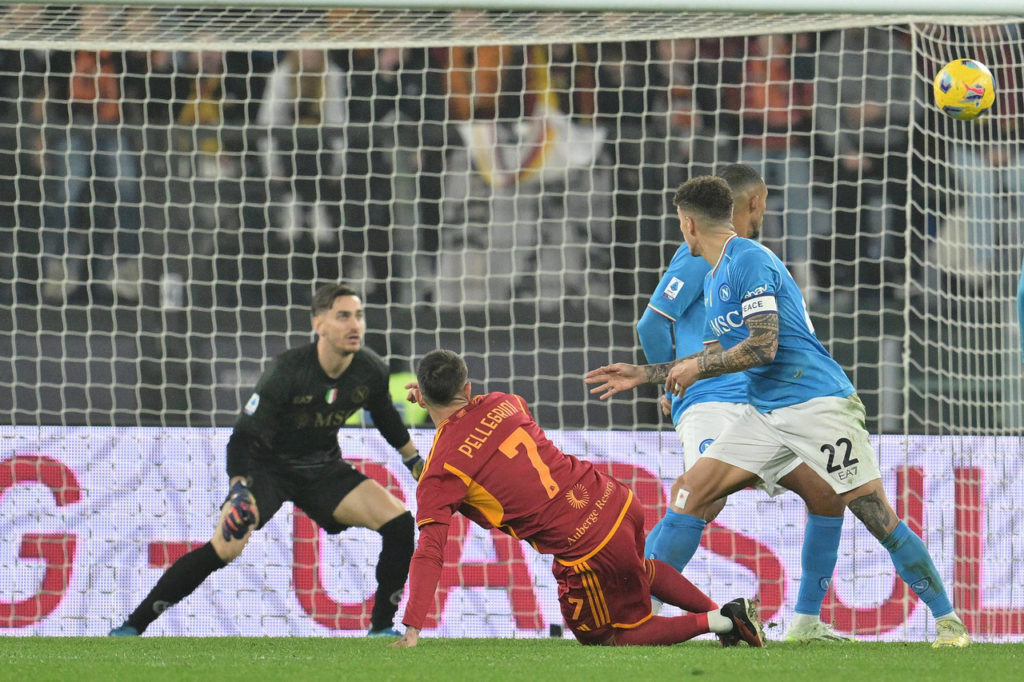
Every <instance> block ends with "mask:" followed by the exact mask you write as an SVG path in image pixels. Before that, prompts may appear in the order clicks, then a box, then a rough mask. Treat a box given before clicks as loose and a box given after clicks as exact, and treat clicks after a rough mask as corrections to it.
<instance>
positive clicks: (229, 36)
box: [0, 0, 1024, 641]
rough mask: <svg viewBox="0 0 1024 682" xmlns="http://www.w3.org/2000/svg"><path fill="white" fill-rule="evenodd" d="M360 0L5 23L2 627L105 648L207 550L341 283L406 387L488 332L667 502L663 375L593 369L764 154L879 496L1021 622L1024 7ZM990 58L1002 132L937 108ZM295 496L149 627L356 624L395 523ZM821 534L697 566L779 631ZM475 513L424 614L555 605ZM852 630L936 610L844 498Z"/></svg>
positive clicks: (738, 529) (747, 541)
mask: <svg viewBox="0 0 1024 682" xmlns="http://www.w3.org/2000/svg"><path fill="white" fill-rule="evenodd" d="M346 4H348V5H360V4H365V3H344V2H327V1H323V0H310V2H308V3H307V4H305V5H303V4H301V2H281V3H278V4H277V6H273V7H271V6H265V5H262V4H261V3H254V4H252V5H251V6H242V3H236V2H233V1H232V2H222V3H219V4H218V3H209V5H208V6H203V4H202V3H182V4H173V3H171V2H166V1H165V0H153V1H152V2H150V3H148V4H146V3H131V4H116V3H102V4H89V3H86V4H67V3H61V4H54V3H32V4H29V3H9V4H5V5H3V6H0V17H2V21H0V60H2V63H0V173H2V175H3V178H2V180H3V181H2V182H0V216H2V217H0V301H2V305H0V347H2V349H3V352H2V353H0V405H2V406H4V408H5V410H6V413H7V414H9V415H10V416H9V418H8V421H7V423H6V424H5V425H3V426H0V434H2V436H3V437H2V439H0V445H2V448H3V449H2V451H0V530H2V533H0V538H2V540H0V576H2V579H0V631H3V632H9V633H13V634H32V633H34V634H102V633H103V632H105V630H106V629H107V628H108V627H110V626H111V625H116V624H118V622H119V621H120V619H121V618H122V617H123V616H124V615H126V614H127V613H128V612H129V611H130V610H131V609H132V608H133V607H134V605H135V603H137V602H138V601H139V600H140V599H141V598H142V597H143V596H144V595H145V594H146V592H147V591H148V590H149V588H150V587H151V586H152V584H153V583H155V581H156V579H157V578H158V577H159V575H160V570H161V569H162V568H164V567H166V566H167V565H169V563H171V562H173V560H174V559H175V558H177V557H178V556H180V555H181V554H182V553H184V552H185V551H187V550H188V548H190V547H192V546H194V545H196V544H201V543H202V542H204V541H205V539H206V538H207V537H208V536H209V533H210V531H211V529H212V528H213V525H214V523H215V521H216V514H217V508H218V505H219V504H220V502H221V501H222V499H223V494H224V489H225V483H226V480H225V477H224V475H223V446H224V443H225V441H226V438H227V436H228V433H229V427H230V426H231V425H232V424H233V423H234V420H235V418H236V416H237V414H238V413H239V411H240V409H241V406H242V403H243V402H244V400H245V398H246V397H247V396H248V391H249V389H250V388H251V387H252V385H253V384H254V383H255V380H256V378H257V377H258V376H259V373H260V371H261V369H262V368H263V366H264V364H265V361H266V360H267V359H269V358H270V357H272V356H274V355H276V354H277V353H280V352H281V351H283V350H285V349H286V348H288V347H290V346H294V345H297V344H301V343H306V342H308V341H309V340H310V339H311V329H310V317H309V305H310V299H311V293H312V291H313V289H314V288H315V286H316V285H317V284H318V283H324V282H330V281H337V280H344V281H346V282H348V283H350V284H352V285H354V286H355V287H356V288H357V289H358V290H359V291H361V292H362V294H363V297H364V302H365V306H366V313H367V321H368V332H367V337H366V344H367V345H368V346H369V347H371V348H373V349H374V350H375V351H377V352H378V353H380V354H381V355H382V356H384V357H386V358H388V360H389V362H390V365H391V369H392V371H393V372H394V373H395V374H398V375H400V374H401V373H405V372H409V371H411V370H412V369H413V365H414V363H415V360H416V359H417V358H418V357H419V356H421V355H422V354H424V353H425V352H427V351H429V350H432V349H434V348H437V347H444V348H451V349H453V350H457V351H459V352H461V353H462V354H463V355H464V357H466V359H467V362H468V364H469V368H470V375H471V378H472V380H473V381H474V387H475V388H476V389H477V390H484V391H512V392H515V393H518V394H520V395H522V396H523V397H524V398H525V399H526V400H527V402H528V404H530V405H531V408H532V409H533V411H534V414H535V416H536V417H537V420H538V422H539V423H540V424H541V425H542V426H543V427H544V428H545V429H547V430H548V431H549V435H551V436H552V438H553V439H554V440H555V441H556V442H557V443H559V444H560V445H562V446H563V449H565V450H566V451H568V452H572V453H574V454H578V455H581V456H584V457H588V458H591V459H594V460H595V461H598V462H599V463H600V464H601V466H605V467H607V469H608V471H610V472H611V473H613V474H614V475H616V476H617V477H619V478H621V479H623V480H625V481H626V482H627V483H629V484H631V485H632V486H633V487H634V489H635V490H636V491H637V494H638V496H639V497H640V499H641V500H642V501H643V502H644V503H645V504H646V505H647V506H648V522H649V525H650V524H653V523H654V522H655V521H656V520H657V519H658V518H660V515H661V513H662V512H663V510H664V505H665V494H666V490H667V486H668V484H669V483H670V482H671V481H672V480H673V479H674V478H675V476H677V475H678V474H679V473H680V472H681V466H682V455H681V446H680V445H679V444H678V441H677V440H676V437H675V434H674V432H673V431H672V430H671V428H670V424H669V423H668V422H667V421H666V420H664V419H663V418H662V417H661V416H660V412H659V409H658V405H657V397H658V396H657V391H656V390H654V389H651V390H649V391H641V392H639V393H638V394H637V396H636V398H635V399H613V400H611V401H608V402H601V401H598V400H596V399H595V398H592V397H591V396H589V395H588V393H587V390H586V387H585V386H584V384H583V382H582V375H583V374H584V373H585V371H586V370H587V369H591V368H594V367H596V366H599V365H602V364H607V363H609V362H614V361H637V360H640V359H642V352H641V351H640V347H639V344H638V342H637V336H636V328H635V325H636V322H637V320H638V319H639V317H640V315H641V314H642V313H643V311H644V309H645V307H646V304H647V301H648V300H649V297H650V295H651V294H652V293H653V291H654V289H655V286H656V285H657V283H658V281H659V279H660V276H661V274H662V273H663V271H664V269H665V267H666V266H667V264H668V260H669V259H670V258H671V255H672V253H674V251H675V249H676V248H677V246H678V245H679V242H680V235H679V231H678V225H677V221H676V220H675V219H674V211H672V210H671V203H670V196H671V192H672V191H673V190H674V189H675V187H677V186H678V184H679V183H680V182H682V181H684V180H686V179H687V178H689V177H693V176H695V175H701V174H708V173H714V172H715V171H716V170H717V169H719V168H721V167H722V166H723V165H725V164H729V163H734V162H741V163H746V164H749V165H752V166H754V167H755V168H757V169H758V170H759V171H760V172H761V173H762V174H763V176H764V177H765V179H766V181H767V183H768V187H769V210H768V214H767V216H766V220H765V225H764V228H763V233H762V239H763V241H764V242H765V244H766V245H767V246H769V248H771V249H772V250H774V251H775V252H776V253H777V254H778V255H779V256H780V257H781V258H782V259H783V260H784V261H785V262H786V264H787V266H788V267H789V269H790V271H791V272H792V273H793V275H794V277H795V279H796V281H797V283H798V284H799V285H800V286H801V289H802V291H803V293H804V296H805V299H806V302H807V305H808V310H809V313H810V317H811V320H812V321H813V324H814V326H815V329H816V331H817V333H818V335H819V337H820V338H821V339H822V341H823V342H824V343H825V344H826V346H827V347H828V348H829V349H830V351H831V352H832V353H833V355H834V356H835V357H836V359H837V360H838V361H839V362H840V364H842V365H843V367H844V369H845V370H846V371H847V372H848V374H849V375H850V377H851V379H852V380H853V382H854V385H855V386H857V388H858V393H859V395H860V396H861V398H862V399H863V401H864V402H865V404H866V406H867V413H868V420H869V423H868V427H869V430H871V431H872V433H878V434H880V435H879V436H878V438H877V439H876V441H875V442H876V445H877V449H878V455H879V460H880V464H881V466H882V470H883V476H884V482H885V485H886V487H887V490H889V491H890V497H891V498H892V499H895V500H897V501H898V506H899V511H900V512H901V514H902V515H903V516H904V518H905V519H906V520H907V521H908V523H909V524H910V525H911V527H912V528H913V529H914V530H915V531H916V532H918V533H920V534H921V535H922V536H923V537H924V539H925V540H926V542H927V543H928V545H929V547H930V549H931V551H932V554H933V556H934V557H935V558H936V560H937V562H938V563H939V568H940V571H941V572H942V574H943V577H944V579H945V580H946V585H947V588H948V589H949V590H950V591H951V592H952V593H953V597H954V602H955V603H956V605H957V608H958V609H959V610H960V612H961V614H962V615H963V616H964V618H965V621H967V623H968V626H969V628H970V629H971V630H972V632H974V633H976V634H977V636H978V638H980V639H989V640H993V641H1000V640H1006V639H1014V640H1019V639H1020V638H1021V637H1022V636H1024V593H1022V591H1021V588H1020V586H1021V585H1022V584H1024V575H1022V569H1021V566H1020V562H1019V560H1016V559H1015V557H1016V556H1018V555H1019V551H1018V550H1019V545H1020V543H1021V536H1022V530H1024V507H1022V505H1021V502H1020V500H1021V499H1024V465H1021V464H1020V462H1022V461H1024V457H1022V455H1024V448H1022V444H1021V441H1020V438H1019V435H1018V434H1019V433H1020V429H1021V428H1022V427H1024V410H1022V407H1024V396H1022V394H1021V381H1022V368H1024V363H1022V350H1021V327H1019V326H1018V316H1017V308H1016V306H1017V291H1018V288H1017V287H1018V282H1019V281H1020V280H1021V261H1022V257H1024V235H1022V234H1021V227H1020V224H1021V218H1022V215H1021V209H1022V208H1024V206H1022V201H1024V157H1022V154H1024V147H1022V142H1024V141H1022V121H1024V108H1022V107H1024V84H1022V83H1021V79H1022V77H1024V76H1022V74H1024V39H1022V35H1021V30H1022V26H1024V23H1022V22H1024V16H1007V15H1005V14H995V15H993V16H988V15H967V16H962V15H951V14H939V15H935V16H929V15H923V14H922V15H894V14H863V13H857V14H837V13H833V14H825V13H821V14H808V13H791V12H779V13H771V12H756V13H751V12H732V13H725V12H714V11H693V10H690V11H620V12H613V11H586V10H580V9H561V10H559V9H553V10H551V11H539V10H518V9H514V6H515V3H501V2H497V3H494V4H495V7H497V8H498V9H494V10H490V11H483V10H480V9H472V8H470V9H464V8H456V9H441V8H431V7H427V6H426V4H425V3H415V2H413V3H410V4H409V6H408V7H406V8H397V7H396V8H391V9H367V8H364V7H354V6H348V7H346V6H345V5H346ZM380 4H382V5H389V6H395V5H396V3H380ZM437 4H438V5H444V4H445V3H437ZM456 4H460V3H456ZM461 4H466V5H471V4H472V3H461ZM662 4H665V3H662ZM668 4H672V3H668ZM690 4H693V3H690ZM697 4H698V5H699V4H701V3H697ZM553 6H565V7H572V6H574V3H571V2H568V3H553ZM506 7H508V8H507V9H502V8H506ZM959 57H971V58H974V59H978V60H979V61H982V62H984V63H985V64H987V65H988V66H989V68H990V69H991V70H992V72H993V74H994V76H995V80H996V87H997V99H996V103H995V105H994V107H993V108H992V111H991V112H990V114H989V115H988V116H987V117H985V118H984V119H983V120H981V121H977V122H971V123H962V122H957V121H954V120H952V119H950V118H948V117H945V116H944V115H943V114H942V113H941V112H939V111H938V110H937V109H936V108H935V107H934V106H933V104H932V96H931V87H932V86H931V82H932V78H933V77H934V75H935V73H936V72H937V71H938V69H939V68H941V66H942V65H943V64H945V63H947V62H948V61H950V60H952V59H954V58H959ZM396 383H397V384H398V385H401V383H402V381H397V382H396ZM397 395H399V393H398V392H396V396H397ZM406 417H407V420H408V421H409V424H410V426H412V427H415V430H414V431H413V433H414V438H415V440H416V441H417V443H418V444H419V445H420V449H421V450H422V451H426V450H428V449H429V446H430V442H431V436H432V432H431V431H430V430H428V429H427V428H426V426H427V425H426V424H424V422H423V417H424V415H423V414H422V413H414V412H412V411H409V412H407V413H406ZM350 427H351V428H346V429H344V430H343V431H342V435H341V438H342V450H343V452H344V453H345V454H346V456H347V457H351V458H353V459H357V460H359V461H360V462H361V463H362V466H363V468H364V471H366V472H367V473H368V474H370V475H372V476H374V477H375V478H377V479H378V480H380V481H381V482H382V483H384V484H386V485H388V486H390V487H391V489H392V491H393V492H395V493H396V494H397V495H398V496H400V497H402V498H404V499H406V500H407V503H408V504H409V505H410V506H412V505H414V502H415V500H414V498H415V488H414V485H413V482H412V480H411V479H410V478H408V476H407V474H406V473H405V471H404V469H402V467H401V466H399V465H398V461H399V460H398V459H397V455H395V453H394V452H391V451H389V449H388V448H387V446H386V445H385V444H384V442H383V441H382V440H381V439H380V437H379V436H378V435H377V433H376V431H375V430H374V429H373V428H372V426H370V425H368V424H366V423H364V420H362V419H358V420H356V421H354V422H353V423H352V424H351V425H350ZM279 517H280V518H275V519H274V521H273V522H272V523H271V524H270V525H268V527H267V529H266V530H265V531H263V532H261V533H260V534H258V535H259V537H258V538H257V539H256V540H254V541H253V542H252V543H251V545H252V546H250V547H249V548H248V549H247V550H246V553H245V555H243V557H242V558H240V559H239V560H238V561H236V562H235V563H233V564H232V566H231V568H230V569H229V570H226V571H222V572H218V574H217V575H215V576H214V577H213V578H211V579H210V580H209V581H208V582H207V584H205V585H204V586H203V587H202V588H201V590H202V592H201V593H197V596H196V597H193V599H192V600H191V601H188V600H186V601H185V602H183V603H182V604H180V605H179V606H177V607H175V608H173V609H171V610H169V611H168V612H167V614H165V616H163V617H162V618H161V619H159V620H158V621H157V623H156V624H154V626H153V629H152V632H160V633H164V634H192V635H203V634H275V635H276V634H325V633H326V634H339V633H340V634H344V633H351V632H360V631H362V630H364V629H365V627H366V625H367V622H368V614H369V608H368V605H367V599H368V598H369V597H368V595H372V594H373V586H374V578H373V568H374V565H375V562H376V550H375V549H374V547H375V546H379V544H378V545H375V544H374V543H379V540H378V539H377V537H376V535H375V534H372V533H368V532H365V531H360V530H352V531H348V532H347V533H345V534H342V535H341V536H339V537H338V538H332V539H327V537H326V536H322V534H321V533H320V531H319V530H318V529H317V528H316V527H315V525H313V523H312V522H311V521H309V519H308V518H306V517H305V516H304V515H303V514H302V513H301V512H299V511H298V510H295V512H294V513H285V512H284V511H282V512H281V513H280V514H279ZM804 520H805V512H804V509H803V506H802V504H801V503H800V502H799V500H797V499H796V498H795V497H793V496H784V497H780V498H775V499H769V498H767V497H765V496H763V495H762V494H759V493H755V492H752V491H745V492H742V493H740V494H738V495H737V496H735V497H734V498H733V499H732V500H731V501H730V504H729V505H728V506H727V508H726V511H725V512H724V513H723V515H722V516H721V517H720V518H719V519H718V520H717V521H716V522H715V524H713V528H712V531H711V532H709V533H708V535H707V537H706V538H705V544H704V548H703V549H702V550H701V551H700V553H698V555H697V557H696V558H695V560H694V562H693V563H692V564H691V565H690V567H688V569H687V575H688V576H689V577H690V578H691V579H692V580H694V582H696V583H697V584H699V585H700V586H701V587H703V588H705V589H706V590H707V591H708V592H709V593H710V594H711V596H712V597H713V598H715V599H718V600H722V599H728V598H731V596H734V595H735V594H743V593H747V594H750V595H753V594H758V595H759V596H760V597H761V600H762V605H763V608H764V609H765V615H766V616H767V617H768V618H769V619H772V620H776V621H785V620H786V619H788V618H789V617H790V616H791V615H792V608H793V605H794V602H795V594H796V589H797V585H798V580H799V574H800V556H799V555H800V542H801V539H802V532H803V525H804ZM456 530H457V531H458V537H457V538H456V540H455V541H453V542H452V543H451V544H450V545H449V548H448V551H447V555H446V562H447V563H446V567H447V568H446V572H445V574H444V578H443V580H442V587H443V589H442V596H441V597H440V598H439V614H438V615H437V617H436V619H435V620H434V621H432V627H436V628H437V630H438V632H440V633H443V634H449V635H464V636H506V635H509V636H511V635H514V636H546V635H547V633H548V632H549V626H551V625H558V624H560V623H561V616H560V615H559V612H558V607H557V598H556V594H555V591H554V585H553V582H552V581H551V579H550V577H549V571H548V569H547V568H546V567H545V561H544V560H543V559H540V558H538V557H536V555H535V554H533V553H532V550H530V549H529V548H524V547H522V546H520V545H519V543H512V542H509V541H508V540H507V539H506V538H504V537H503V536H495V535H491V534H489V533H486V532H483V531H480V530H479V529H476V528H475V527H467V528H463V527H462V526H459V527H458V528H457V529H456ZM200 594H202V595H203V596H198V595H200ZM824 616H825V618H826V619H827V620H832V621H834V622H835V624H836V626H837V628H839V629H840V630H841V631H843V632H849V633H854V634H856V635H858V636H863V637H869V638H870V637H877V638H882V639H906V638H910V639H923V638H926V637H927V636H928V632H929V628H931V627H932V626H931V624H930V620H929V617H928V616H927V609H926V608H925V607H924V606H923V604H920V603H918V601H917V600H916V597H915V596H914V595H913V594H912V593H910V592H909V591H907V590H905V589H904V588H903V586H902V583H901V582H900V581H899V579H898V577H896V576H895V574H894V572H893V570H892V566H891V563H890V561H889V558H888V554H886V553H885V552H884V551H883V550H882V549H881V548H880V547H878V546H877V543H875V541H874V540H873V538H871V537H870V535H869V534H868V533H867V532H866V531H865V530H863V528H861V527H859V526H855V524H854V520H853V518H852V517H848V519H847V525H846V529H845V530H844V540H843V545H842V547H841V557H840V561H839V564H838V566H837V570H836V574H835V580H834V586H833V589H832V591H831V592H830V595H829V597H828V598H827V600H826V604H825V611H824ZM115 621H117V622H115ZM780 632H781V630H780Z"/></svg>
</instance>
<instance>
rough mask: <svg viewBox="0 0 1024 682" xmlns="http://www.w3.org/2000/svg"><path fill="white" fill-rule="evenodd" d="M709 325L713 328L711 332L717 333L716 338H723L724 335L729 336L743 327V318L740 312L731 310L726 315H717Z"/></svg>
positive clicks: (709, 321) (711, 319) (710, 320)
mask: <svg viewBox="0 0 1024 682" xmlns="http://www.w3.org/2000/svg"><path fill="white" fill-rule="evenodd" d="M708 324H709V325H710V326H711V331H713V332H714V333H715V336H722V335H723V334H728V333H729V331H730V330H733V329H739V328H740V327H742V326H743V316H742V315H740V311H738V310H730V311H729V312H728V313H726V314H725V315H715V316H714V317H712V318H710V319H709V320H708Z"/></svg>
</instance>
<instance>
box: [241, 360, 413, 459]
mask: <svg viewBox="0 0 1024 682" xmlns="http://www.w3.org/2000/svg"><path fill="white" fill-rule="evenodd" d="M388 379H389V375H388V368H387V365H386V364H385V363H384V361H383V360H382V359H381V358H380V356H379V355H377V354H376V353H374V352H373V351H372V350H369V349H368V348H363V349H361V350H359V351H358V352H356V353H355V355H354V356H353V358H352V363H351V364H350V365H349V366H348V369H346V370H345V371H344V372H342V374H341V376H339V377H338V378H337V379H331V378H330V377H329V376H327V374H326V373H325V372H324V370H323V368H322V367H321V366H320V362H319V361H318V360H317V353H316V343H312V344H309V345H305V346H302V347H299V348H293V349H291V350H288V351H285V352H284V353H282V354H281V355H279V356H277V357H276V358H275V359H274V360H273V362H272V363H271V364H270V366H269V367H267V369H266V370H265V371H264V372H263V374H262V376H260V379H259V381H258V382H257V384H256V388H255V389H254V391H253V393H252V396H251V397H250V398H249V400H248V401H247V402H246V403H245V406H244V407H243V408H242V414H240V415H239V417H238V421H237V422H236V423H235V429H234V432H233V433H232V435H231V440H230V441H229V443H228V474H229V475H231V476H236V475H246V473H247V472H246V471H245V469H246V468H247V465H248V461H249V459H253V460H260V461H263V462H269V463H273V464H279V465H287V466H300V467H301V466H313V465H317V464H323V463H325V462H329V461H332V460H335V459H338V458H339V457H340V456H341V451H340V448H339V447H338V429H339V428H340V427H341V426H342V425H344V423H345V420H346V419H348V418H349V417H350V416H351V415H352V414H354V413H355V412H356V411H357V410H359V408H361V407H365V408H366V409H367V411H368V412H369V413H370V416H371V417H372V418H373V423H374V425H375V426H376V427H377V430H378V431H380V433H381V435H382V436H384V438H385V439H386V440H387V441H388V443H390V444H391V445H392V446H393V447H395V448H396V449H397V448H400V447H402V446H403V445H405V444H406V443H408V442H409V431H408V430H407V429H406V428H405V425H404V424H403V423H402V418H401V416H400V415H399V414H398V410H396V409H395V406H394V404H393V403H392V401H391V395H390V392H389V390H388Z"/></svg>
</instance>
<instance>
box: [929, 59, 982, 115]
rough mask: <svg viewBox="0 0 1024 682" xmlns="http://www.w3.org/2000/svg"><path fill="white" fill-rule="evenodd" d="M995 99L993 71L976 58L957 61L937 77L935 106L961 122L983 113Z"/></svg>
mask: <svg viewBox="0 0 1024 682" xmlns="http://www.w3.org/2000/svg"><path fill="white" fill-rule="evenodd" d="M995 99H996V87H995V81H993V80H992V72H990V71H989V70H988V68H987V67H986V66H985V65H984V64H982V63H981V62H977V61H974V60H973V59H954V60H953V61H951V62H950V63H949V64H946V65H945V66H944V67H942V70H941V71H939V73H938V74H936V75H935V104H936V105H937V106H938V107H939V109H942V111H943V112H944V113H946V114H947V115H948V116H952V117H953V118H955V119H956V120H958V121H970V120H972V119H975V118H977V117H978V116H980V115H981V114H983V113H984V112H985V111H986V110H987V109H988V108H989V107H990V106H992V102H994V101H995Z"/></svg>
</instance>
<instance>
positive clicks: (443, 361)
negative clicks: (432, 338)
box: [416, 350, 469, 405]
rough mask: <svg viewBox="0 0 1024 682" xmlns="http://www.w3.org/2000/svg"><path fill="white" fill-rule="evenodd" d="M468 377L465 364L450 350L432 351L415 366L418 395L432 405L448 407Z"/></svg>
mask: <svg viewBox="0 0 1024 682" xmlns="http://www.w3.org/2000/svg"><path fill="white" fill-rule="evenodd" d="M468 377H469V370H468V369H467V368H466V363H465V362H464V361H463V359H462V358H460V357H459V355H458V353H453V352H452V351H450V350H432V351H430V352H429V353H427V354H426V355H424V356H423V358H422V359H421V360H420V362H419V364H418V365H417V366H416V382H417V383H418V384H419V385H420V394H421V395H422V396H423V399H424V400H425V401H427V402H428V403H430V404H432V405H448V404H449V403H451V402H452V401H453V400H455V399H456V398H457V397H458V396H459V394H460V393H461V392H462V387H463V386H465V385H466V380H467V378H468Z"/></svg>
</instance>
